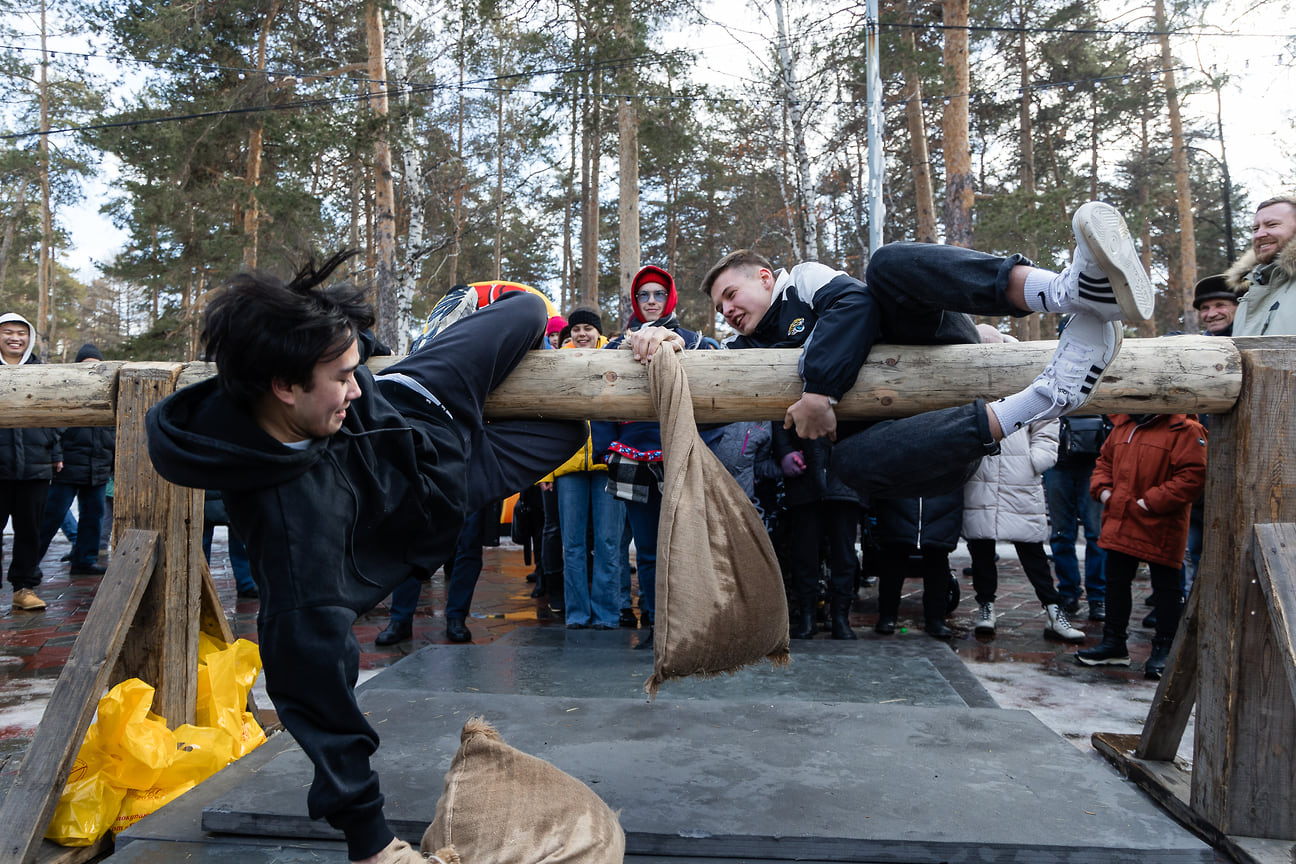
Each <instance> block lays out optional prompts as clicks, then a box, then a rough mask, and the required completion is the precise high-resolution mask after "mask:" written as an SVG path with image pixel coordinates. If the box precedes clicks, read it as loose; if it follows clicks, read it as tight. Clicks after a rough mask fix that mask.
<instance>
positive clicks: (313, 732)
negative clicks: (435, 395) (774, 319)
mask: <svg viewBox="0 0 1296 864" xmlns="http://www.w3.org/2000/svg"><path fill="white" fill-rule="evenodd" d="M356 380H357V382H358V383H359V385H360V389H361V396H360V397H359V398H358V399H355V400H353V401H352V402H351V405H350V408H349V409H348V410H347V415H346V420H345V421H344V422H343V424H342V428H341V429H340V430H339V431H338V432H336V433H334V434H333V435H331V436H329V437H328V438H321V439H316V440H312V441H310V442H309V443H308V444H307V446H306V447H305V449H302V450H296V449H293V448H290V447H286V446H284V445H283V444H281V443H279V442H278V441H276V440H274V439H273V438H271V437H270V436H269V435H268V434H267V433H266V432H264V431H263V430H262V429H261V428H260V427H259V426H258V425H257V424H256V422H255V420H254V419H253V418H252V416H251V415H250V414H249V413H248V412H247V411H246V410H244V409H242V408H241V407H239V406H238V405H237V404H236V403H234V402H233V400H231V399H230V398H229V397H228V396H226V395H225V394H224V393H223V392H221V391H220V389H219V387H218V386H217V382H216V380H215V379H209V380H207V381H203V382H201V383H199V384H195V385H193V386H191V387H186V388H185V389H183V390H180V391H179V392H177V393H175V394H173V395H172V396H170V397H168V398H166V399H164V400H163V401H162V402H161V403H159V404H158V405H157V406H155V407H154V408H153V409H152V410H151V411H149V413H148V418H147V429H148V442H149V455H150V456H151V457H152V460H153V465H154V467H156V468H157V471H158V473H159V474H161V475H162V476H163V477H165V478H166V479H167V480H170V481H171V482H172V483H176V484H178V485H181V486H189V487H193V488H198V489H217V490H220V491H221V493H222V496H223V498H224V501H225V507H226V510H227V511H228V512H229V520H230V525H231V526H232V527H233V528H234V531H235V532H236V533H237V534H238V535H239V536H240V537H242V538H243V541H244V542H245V543H246V544H247V547H248V556H249V558H250V561H251V566H252V574H253V577H254V578H255V579H256V580H257V585H258V587H259V589H260V594H261V599H260V604H261V610H260V615H259V616H258V619H257V630H258V638H259V641H260V648H261V657H262V661H263V663H264V666H265V671H266V688H267V692H268V693H269V695H270V698H271V699H272V700H273V701H274V704H275V708H276V709H277V710H278V712H279V717H280V719H281V720H282V722H283V724H284V726H285V727H286V728H287V729H288V731H289V732H290V733H292V735H293V737H294V738H295V739H296V740H297V742H298V744H300V745H301V747H302V749H303V750H304V751H305V752H306V754H307V755H308V756H309V757H310V759H311V761H312V762H313V763H314V765H315V782H314V783H313V784H312V786H311V790H310V793H309V795H308V797H307V804H308V808H309V812H310V815H311V816H312V818H326V819H328V821H329V823H330V824H331V825H333V826H334V827H335V828H339V829H341V830H342V831H343V832H344V833H345V834H346V837H347V845H348V851H349V852H350V854H351V857H352V858H362V857H366V856H367V855H371V854H374V853H375V852H376V851H377V850H379V849H381V848H383V847H384V846H385V845H386V844H387V843H388V842H389V841H390V840H391V839H392V837H393V836H394V835H393V833H392V831H391V829H390V827H389V826H388V825H387V822H386V819H385V818H384V816H383V812H382V804H383V797H382V795H381V793H380V792H379V788H378V775H377V774H376V773H375V772H374V771H373V770H372V769H371V768H370V766H369V757H370V756H371V755H372V754H373V752H374V751H375V750H376V749H377V746H378V736H377V734H376V733H375V732H374V730H373V728H372V726H370V725H369V723H368V721H367V720H366V719H365V716H364V713H363V712H362V711H361V710H360V709H359V706H358V705H357V704H356V701H355V694H354V688H355V685H356V680H357V677H358V674H359V654H360V652H359V644H358V642H357V641H356V637H355V633H354V631H353V630H352V624H353V623H354V621H355V619H356V617H357V615H358V614H360V613H362V612H364V611H366V610H368V609H370V608H372V607H373V606H374V605H375V604H376V603H378V602H379V601H380V600H382V599H383V597H385V596H386V595H387V594H389V593H390V592H391V590H392V588H394V587H395V586H396V585H399V584H400V583H401V582H402V581H404V580H405V578H406V577H407V576H408V575H409V573H410V572H411V570H412V568H413V567H415V566H417V567H420V568H422V569H424V570H427V571H429V572H430V571H432V570H435V569H436V568H437V567H438V566H439V565H440V564H441V563H442V562H443V561H445V560H446V559H447V558H449V556H450V555H451V554H453V551H454V545H455V539H456V537H457V536H458V534H459V528H460V526H461V524H462V522H463V512H464V506H465V496H466V492H467V490H466V480H467V470H466V461H465V446H464V442H463V438H462V437H461V434H460V432H459V430H458V429H457V428H456V427H455V426H454V425H453V422H452V421H451V420H450V417H449V415H448V414H446V413H445V412H444V411H442V410H440V409H439V408H436V407H434V406H431V405H430V404H429V403H426V402H424V400H422V399H420V398H418V397H416V396H415V395H414V392H413V391H412V390H409V389H408V388H405V387H402V386H400V385H399V384H394V383H391V384H385V385H383V389H382V390H381V391H380V390H379V388H378V386H377V384H376V383H375V381H374V378H373V375H372V374H371V373H370V372H369V370H368V369H366V368H365V367H363V366H361V367H360V368H359V369H357V370H356Z"/></svg>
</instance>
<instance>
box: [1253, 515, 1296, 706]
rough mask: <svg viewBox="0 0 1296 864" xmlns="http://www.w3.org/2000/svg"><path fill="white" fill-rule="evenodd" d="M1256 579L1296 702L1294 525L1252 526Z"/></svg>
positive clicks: (1290, 694) (1295, 526) (1295, 531)
mask: <svg viewBox="0 0 1296 864" xmlns="http://www.w3.org/2000/svg"><path fill="white" fill-rule="evenodd" d="M1255 560H1256V575H1257V576H1258V577H1259V579H1260V590H1261V591H1262V592H1263V593H1264V598H1265V604H1266V605H1267V606H1268V608H1269V622H1270V626H1272V627H1273V632H1274V637H1275V638H1276V639H1277V641H1278V649H1279V651H1280V652H1281V655H1282V663H1283V667H1284V669H1283V671H1285V672H1286V673H1287V688H1288V690H1289V691H1290V692H1289V694H1288V695H1289V696H1291V697H1292V698H1293V699H1294V700H1296V525H1293V524H1291V523H1290V522H1285V523H1282V524H1278V525H1273V524H1267V525H1257V526H1255Z"/></svg>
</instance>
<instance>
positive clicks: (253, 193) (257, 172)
mask: <svg viewBox="0 0 1296 864" xmlns="http://www.w3.org/2000/svg"><path fill="white" fill-rule="evenodd" d="M278 13H279V3H278V2H274V3H271V4H270V8H269V9H268V10H267V12H266V16H265V19H264V20H263V21H262V23H261V32H260V34H259V35H258V37H257V53H256V70H257V72H258V73H261V74H264V73H265V71H266V43H267V41H269V38H270V27H271V25H272V24H273V23H274V19H275V17H276V16H277V15H278ZM264 117H265V115H263V114H257V115H256V119H255V120H254V121H253V125H252V128H251V129H250V130H248V152H247V174H246V177H245V180H244V182H245V183H246V184H247V196H248V197H247V205H246V206H245V207H244V209H243V266H244V267H246V268H247V269H248V270H255V269H256V266H257V239H258V235H259V233H260V229H261V205H260V203H259V202H258V201H257V187H259V186H260V185H261V153H262V149H263V147H264V138H265V119H264Z"/></svg>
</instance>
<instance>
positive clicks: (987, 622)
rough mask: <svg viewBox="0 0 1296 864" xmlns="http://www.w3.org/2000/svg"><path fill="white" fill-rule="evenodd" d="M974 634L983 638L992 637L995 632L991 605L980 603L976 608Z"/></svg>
mask: <svg viewBox="0 0 1296 864" xmlns="http://www.w3.org/2000/svg"><path fill="white" fill-rule="evenodd" d="M973 629H974V630H975V632H977V633H980V634H981V635H983V636H993V635H994V632H995V611H994V604H993V603H982V604H980V605H979V606H978V607H977V618H976V626H975V627H974V628H973Z"/></svg>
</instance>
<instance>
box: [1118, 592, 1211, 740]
mask: <svg viewBox="0 0 1296 864" xmlns="http://www.w3.org/2000/svg"><path fill="white" fill-rule="evenodd" d="M1200 596H1201V589H1200V588H1198V586H1197V583H1196V582H1194V583H1193V587H1192V590H1190V591H1189V592H1188V602H1187V603H1186V604H1185V605H1184V611H1183V616H1182V617H1181V618H1180V619H1179V629H1178V631H1177V632H1176V633H1175V639H1174V645H1172V646H1171V648H1170V662H1169V663H1168V664H1167V665H1166V674H1165V675H1164V676H1163V677H1162V678H1161V682H1160V683H1159V684H1158V685H1157V692H1156V696H1154V697H1153V698H1152V707H1151V708H1149V709H1148V716H1147V720H1146V721H1145V722H1144V724H1143V734H1142V735H1141V736H1140V738H1139V746H1138V749H1137V750H1136V751H1135V754H1134V755H1135V756H1136V757H1138V758H1139V759H1142V760H1145V761H1152V762H1170V761H1173V760H1174V758H1175V756H1177V755H1178V753H1179V745H1180V744H1181V743H1182V742H1183V735H1184V730H1185V729H1187V728H1188V719H1189V717H1190V716H1191V715H1192V708H1193V704H1194V703H1195V702H1196V701H1197V651H1198V648H1199V643H1198V634H1197V610H1198V608H1199V607H1198V599H1197V598H1198V597H1200Z"/></svg>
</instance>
